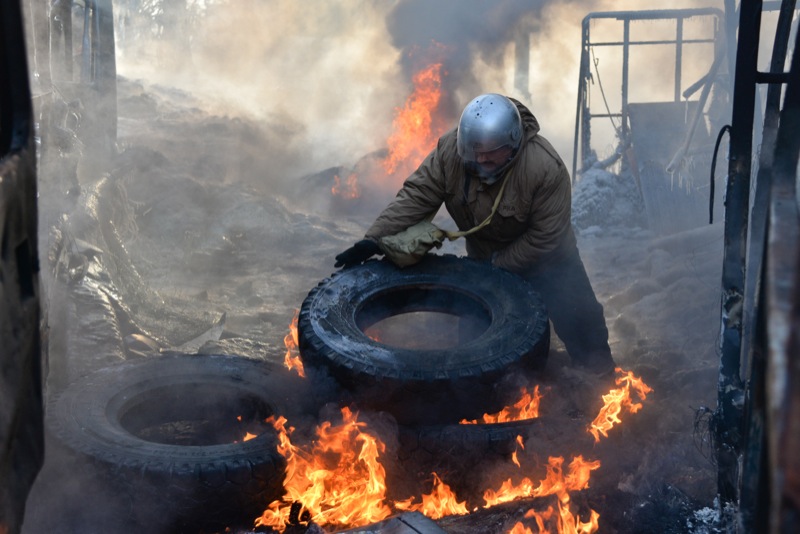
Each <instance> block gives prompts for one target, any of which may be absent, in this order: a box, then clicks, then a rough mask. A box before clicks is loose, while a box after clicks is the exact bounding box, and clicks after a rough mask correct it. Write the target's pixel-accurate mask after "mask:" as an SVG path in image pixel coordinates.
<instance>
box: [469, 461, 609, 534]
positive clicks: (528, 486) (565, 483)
mask: <svg viewBox="0 0 800 534" xmlns="http://www.w3.org/2000/svg"><path fill="white" fill-rule="evenodd" d="M563 463H564V458H562V457H553V456H551V457H550V458H549V459H548V465H547V475H546V476H545V478H544V480H542V481H540V482H539V484H538V485H536V486H534V484H533V482H532V481H531V479H529V478H527V477H525V478H523V479H522V481H521V482H520V483H519V484H517V485H514V484H513V483H512V482H511V479H510V478H509V479H508V480H506V481H505V482H503V484H502V485H501V486H500V488H499V489H498V490H497V491H493V490H487V491H486V492H485V493H484V494H483V499H484V501H485V502H486V505H485V507H487V508H488V507H490V506H494V505H496V504H501V503H504V502H510V501H514V500H516V499H520V498H526V497H545V496H548V495H555V496H556V497H557V499H558V516H557V518H556V519H557V524H556V530H555V532H558V533H559V534H573V533H574V534H589V533H591V532H597V530H598V529H599V519H600V514H598V513H597V512H595V511H594V510H592V511H591V516H590V518H589V522H587V523H584V522H582V521H581V520H580V517H579V516H578V514H577V513H575V514H574V515H573V513H572V512H571V511H570V506H569V503H570V497H569V492H570V491H579V490H582V489H586V488H588V487H589V478H590V477H591V472H592V471H594V470H595V469H598V468H599V467H600V462H599V461H586V460H584V459H583V457H582V456H576V457H574V458H573V459H572V461H571V462H570V464H569V468H568V473H567V475H566V476H565V475H564V472H563V469H562V464H563ZM548 512H550V513H548ZM548 512H545V513H543V514H537V513H536V512H534V511H533V510H531V511H529V512H528V514H526V517H535V518H536V522H537V526H538V527H539V532H550V531H549V530H546V529H545V526H544V523H545V521H547V520H549V519H550V518H551V515H552V512H551V511H548ZM525 528H526V527H525V526H524V525H523V524H522V523H517V524H515V525H514V527H512V532H520V533H524V532H529V530H525ZM514 529H516V530H514Z"/></svg>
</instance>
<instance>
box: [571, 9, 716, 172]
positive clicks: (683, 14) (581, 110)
mask: <svg viewBox="0 0 800 534" xmlns="http://www.w3.org/2000/svg"><path fill="white" fill-rule="evenodd" d="M699 16H715V17H717V23H718V24H717V27H718V26H719V23H720V22H721V21H722V20H723V19H724V15H723V12H722V11H720V10H719V9H716V8H698V9H665V10H645V11H608V12H598V13H589V14H588V15H586V17H584V19H583V23H582V39H581V63H580V75H579V79H578V103H577V110H576V112H575V135H574V145H573V152H572V179H573V181H574V180H575V179H576V176H577V173H578V154H579V153H580V154H581V163H582V166H585V164H586V161H587V160H588V159H589V158H590V156H591V154H592V148H591V121H592V119H596V118H614V117H619V118H620V119H621V124H620V131H619V132H618V133H617V136H618V137H619V139H620V142H621V144H623V145H624V144H625V143H626V142H627V139H628V77H629V71H628V59H629V50H630V47H631V46H637V45H675V90H674V99H675V100H674V101H675V102H680V101H681V96H683V97H686V98H688V97H689V96H691V94H693V93H694V92H695V91H696V90H697V89H698V88H699V85H698V84H699V83H700V82H704V81H705V79H703V80H700V82H698V83H695V84H693V85H692V86H691V87H690V88H688V89H687V90H686V91H684V92H683V94H682V93H681V70H682V64H683V46H684V45H686V44H700V43H715V44H716V43H717V36H716V35H715V36H714V38H710V39H684V37H683V21H684V19H687V18H692V17H699ZM595 19H616V20H621V21H622V22H623V40H622V41H605V42H604V41H600V42H592V40H591V37H590V31H589V30H590V24H591V22H592V20H595ZM669 19H675V23H676V26H675V39H674V40H653V41H650V40H647V41H632V40H631V39H630V23H631V21H642V20H669ZM716 31H717V28H715V33H716ZM595 46H621V47H622V57H623V58H622V84H621V85H622V87H621V89H622V105H621V108H622V109H621V110H620V112H619V113H611V112H609V113H591V111H590V110H589V102H588V93H589V90H588V88H589V84H590V83H591V80H592V71H591V65H590V61H589V52H590V50H591V49H592V47H595ZM700 111H701V112H702V110H700ZM619 154H620V151H619V150H618V155H619Z"/></svg>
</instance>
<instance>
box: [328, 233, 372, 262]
mask: <svg viewBox="0 0 800 534" xmlns="http://www.w3.org/2000/svg"><path fill="white" fill-rule="evenodd" d="M380 253H381V249H380V248H379V247H378V243H376V242H375V241H373V240H371V239H362V240H361V241H359V242H358V243H356V244H355V245H353V246H352V247H350V248H348V249H347V250H345V251H344V252H342V253H341V254H339V255H338V256H336V263H335V264H334V265H333V266H334V267H352V266H353V265H359V264H361V263H364V262H365V261H367V260H368V259H369V258H371V257H372V256H374V255H376V254H380Z"/></svg>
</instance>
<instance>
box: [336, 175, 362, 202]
mask: <svg viewBox="0 0 800 534" xmlns="http://www.w3.org/2000/svg"><path fill="white" fill-rule="evenodd" d="M331 194H333V195H334V196H338V197H342V198H348V199H354V198H358V197H359V195H360V192H359V189H358V175H357V174H356V173H351V174H350V176H348V177H347V179H346V180H345V181H344V183H342V180H341V178H339V175H338V174H337V175H335V176H334V177H333V187H331Z"/></svg>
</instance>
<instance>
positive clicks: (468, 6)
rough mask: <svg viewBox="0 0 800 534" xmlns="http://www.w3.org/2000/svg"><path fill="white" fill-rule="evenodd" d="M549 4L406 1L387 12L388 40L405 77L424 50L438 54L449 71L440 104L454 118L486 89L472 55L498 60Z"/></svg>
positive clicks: (416, 66)
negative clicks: (396, 51)
mask: <svg viewBox="0 0 800 534" xmlns="http://www.w3.org/2000/svg"><path fill="white" fill-rule="evenodd" d="M548 3H549V2H548V0H539V1H535V2H529V1H523V0H504V1H502V2H481V1H480V0H467V1H457V0H446V1H443V2H434V3H431V2H425V1H424V0H408V1H404V2H401V3H399V4H397V6H396V7H395V8H394V9H393V10H392V11H391V12H390V13H389V14H388V17H387V29H388V30H389V33H390V35H391V39H392V43H393V44H394V45H395V46H396V47H397V48H399V49H400V50H403V52H404V53H403V55H402V57H401V64H402V66H403V71H404V72H405V73H406V75H407V76H410V75H411V74H412V73H413V72H415V71H417V70H419V68H421V67H422V65H421V62H424V61H427V60H428V59H429V58H427V57H426V51H428V50H431V51H432V52H430V53H432V54H433V55H434V57H435V56H437V55H438V56H440V57H439V58H436V59H439V60H441V61H442V62H443V64H444V70H445V71H446V72H447V76H446V78H445V80H444V82H443V88H444V94H445V95H446V98H447V99H448V101H446V102H444V106H445V109H450V110H451V111H452V113H453V114H456V116H457V112H458V111H460V108H461V106H462V105H463V101H464V100H465V99H469V98H470V97H471V96H474V95H477V94H480V93H482V92H488V91H487V88H485V87H483V83H482V81H481V80H480V79H479V78H478V76H476V74H477V73H476V72H475V70H474V67H475V65H476V59H477V58H480V59H481V60H482V61H483V62H485V63H487V64H489V65H500V64H502V63H503V60H504V56H505V54H506V52H507V48H508V46H509V43H515V41H516V39H517V36H527V35H528V34H530V33H531V32H532V31H534V30H535V29H536V27H537V26H539V25H540V21H539V18H540V17H541V13H542V8H543V6H545V5H546V4H548ZM520 42H522V41H520ZM524 42H525V44H527V43H528V41H527V40H525V41H524ZM513 52H514V53H517V51H516V50H514V51H513ZM490 89H491V90H498V89H499V88H490Z"/></svg>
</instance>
